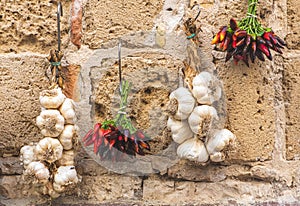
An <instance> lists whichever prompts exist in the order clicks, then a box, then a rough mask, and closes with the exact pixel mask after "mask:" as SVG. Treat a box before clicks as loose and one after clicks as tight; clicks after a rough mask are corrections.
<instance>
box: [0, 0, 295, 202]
mask: <svg viewBox="0 0 300 206" xmlns="http://www.w3.org/2000/svg"><path fill="white" fill-rule="evenodd" d="M77 2H78V1H77ZM80 2H81V3H82V5H83V22H82V25H83V31H82V35H83V37H82V45H81V48H80V49H79V50H77V49H76V48H75V47H74V46H72V45H70V44H68V41H69V39H68V35H67V30H68V28H69V26H70V25H69V23H70V22H69V19H68V18H69V17H68V16H69V12H70V11H69V10H68V8H69V5H70V3H71V2H70V1H64V2H63V4H64V8H65V9H64V18H63V19H62V30H63V33H62V36H63V40H62V42H63V45H64V47H65V48H64V53H65V61H66V62H67V63H68V64H70V65H72V66H71V67H69V68H73V67H74V68H76V69H77V71H75V70H74V71H69V72H70V73H71V74H72V77H71V78H70V79H68V81H69V80H70V81H71V83H70V85H72V86H69V87H68V91H69V92H70V95H71V93H72V95H73V97H74V99H75V100H76V102H77V111H78V117H79V121H78V125H79V126H80V129H81V131H80V134H81V135H82V134H84V133H85V132H87V131H88V130H89V129H90V128H91V127H92V125H93V123H94V122H95V120H103V119H104V118H108V117H110V116H111V114H113V113H114V111H115V110H114V109H113V108H117V106H118V105H117V104H116V103H115V102H116V101H115V100H116V99H114V98H112V99H111V97H113V94H114V93H116V92H117V91H116V88H117V83H116V82H117V76H116V74H117V73H116V71H117V64H116V62H117V46H116V45H117V43H118V39H119V38H120V39H121V40H122V43H123V48H122V65H123V69H124V76H125V78H126V79H128V80H131V81H133V82H134V90H133V91H134V92H133V94H132V97H131V99H130V102H131V104H130V109H128V114H129V115H130V116H131V117H132V119H133V121H134V122H135V123H136V124H137V125H138V126H139V127H141V128H143V129H147V128H148V129H149V128H150V130H151V125H152V124H151V119H152V120H159V122H160V123H161V124H159V127H161V128H164V125H165V122H164V120H165V118H166V116H165V113H164V109H165V104H166V97H167V95H168V93H169V90H170V89H173V88H175V87H176V86H177V85H178V80H177V77H178V69H180V68H183V67H184V66H183V64H182V62H183V60H185V59H187V61H188V62H189V63H191V64H192V65H193V66H195V67H196V68H198V69H199V70H201V71H202V70H209V71H211V72H214V74H216V75H218V76H219V78H220V79H221V80H222V81H223V84H224V92H225V93H226V105H227V121H226V127H227V128H229V129H230V130H232V131H233V133H234V134H235V135H236V136H237V141H236V143H235V144H234V145H233V146H232V147H231V148H230V149H229V150H228V152H227V160H226V161H225V162H224V163H219V164H218V163H214V164H209V165H208V166H201V165H197V164H195V163H192V162H189V161H184V160H181V161H179V162H177V163H176V164H173V165H172V166H171V167H170V168H169V169H165V168H161V165H160V162H158V161H157V162H153V165H152V166H151V168H149V169H150V171H151V170H153V169H155V170H156V171H160V172H159V173H158V174H152V175H147V176H143V177H130V176H124V175H118V174H114V173H112V172H110V171H108V170H107V169H106V168H104V167H102V166H100V165H99V164H98V163H96V162H95V161H94V160H93V159H91V157H90V156H89V155H88V154H87V153H86V152H85V151H84V150H83V149H82V148H81V149H79V150H78V153H77V157H76V162H77V170H78V173H79V174H80V175H81V176H82V182H81V183H80V184H79V185H78V188H76V190H74V191H73V192H72V193H70V194H68V195H66V196H62V197H60V198H58V199H57V200H52V201H51V200H49V199H47V197H40V196H36V194H35V193H34V192H33V190H31V189H30V188H27V187H26V182H24V181H22V177H21V174H22V169H23V168H22V166H21V165H20V161H19V159H18V151H19V149H20V147H21V146H22V145H24V144H28V143H29V142H31V141H38V140H39V138H41V135H40V134H39V131H38V129H37V127H36V126H35V117H36V116H37V115H38V114H39V111H40V108H39V104H38V101H37V99H38V95H39V92H40V91H41V90H42V89H44V88H46V87H47V86H48V85H47V82H48V80H47V79H46V77H45V70H46V68H47V65H46V63H47V62H46V60H45V58H44V56H42V55H41V54H40V53H43V54H47V53H48V50H49V49H50V48H55V47H56V36H55V32H56V26H55V25H56V22H55V20H56V15H55V11H56V10H55V5H54V4H53V3H50V2H49V1H40V4H37V1H1V9H2V10H3V12H2V13H3V15H2V17H1V18H0V21H1V22H4V23H3V24H1V27H2V30H1V32H0V36H1V38H0V39H1V40H0V41H2V42H1V45H2V46H1V49H0V52H1V53H2V54H1V55H0V60H1V61H0V62H1V63H0V86H1V87H0V88H1V89H0V95H1V100H2V103H1V104H0V106H1V108H2V109H1V111H0V116H1V118H0V119H1V120H0V125H1V127H0V133H1V137H0V149H1V150H0V205H32V204H37V203H43V204H42V205H44V204H49V202H50V203H52V204H53V205H169V204H177V205H182V204H193V205H216V204H219V205H283V204H285V205H297V204H298V203H299V202H300V196H299V194H300V189H299V188H300V178H299V177H300V162H299V154H300V143H299V129H300V127H299V122H300V119H299V117H298V115H297V114H298V110H299V104H300V97H299V94H298V92H297V91H298V90H299V81H300V78H299V72H298V71H297V70H298V69H299V66H300V65H299V58H300V53H299V44H298V42H299V41H297V38H298V37H299V35H298V33H297V32H298V30H299V29H298V24H297V23H298V20H297V18H298V16H299V15H298V10H297V8H298V2H297V1H295V0H280V1H275V0H268V1H260V8H259V11H258V16H259V18H260V19H261V22H262V23H263V25H265V26H267V25H268V26H271V27H273V29H274V31H275V32H276V33H278V34H279V35H280V36H281V37H282V38H284V39H286V40H287V43H288V48H289V49H293V50H289V49H285V53H284V55H275V56H274V61H273V62H270V61H266V62H265V63H261V62H259V63H257V65H251V67H250V68H247V67H246V66H245V65H244V64H243V63H239V64H238V65H237V66H236V65H234V64H233V63H232V62H228V63H224V57H225V55H224V53H222V52H218V51H216V50H215V49H214V46H211V45H210V44H209V42H210V41H211V38H212V37H213V34H215V33H216V32H217V31H218V29H219V27H220V26H222V25H225V24H227V23H228V21H229V18H230V17H234V18H236V19H241V18H242V17H243V16H244V15H245V9H246V4H245V2H246V1H223V0H222V1H212V0H196V1H193V0H191V1H184V0H181V1H177V0H166V1H164V2H163V1H146V2H144V1H143V2H140V1H126V2H122V1H114V2H112V1H93V0H88V1H80ZM194 2H198V3H200V4H201V14H200V17H199V19H198V21H197V24H198V25H200V26H201V28H202V31H201V32H200V33H199V37H200V42H201V44H200V47H199V48H196V47H195V46H194V45H193V44H192V43H191V42H188V40H186V38H185V36H184V33H183V32H182V31H181V28H182V27H181V25H182V21H183V18H185V17H184V13H185V11H186V9H187V8H186V7H187V6H189V5H191V4H193V3H194ZM2 5H5V7H2ZM40 10H41V13H36V12H37V11H38V12H40ZM49 10H51V11H54V12H52V13H51V12H49ZM121 11H122V12H121ZM20 14H22V16H20ZM4 17H5V18H4ZM28 17H29V19H28V20H26V21H25V19H27V18H28ZM12 23H14V24H12ZM27 24H28V25H30V24H32V25H31V26H30V27H29V26H27V27H24V26H23V25H27ZM14 25H21V26H19V27H17V26H14ZM40 27H46V28H47V29H42V28H40ZM29 28H30V29H29ZM38 28H40V30H38ZM2 31H3V32H2ZM76 32H80V31H79V30H78V31H76ZM73 35H78V36H80V35H81V33H80V34H76V33H75V34H73ZM285 37H286V38H285ZM30 38H32V39H30ZM24 42H25V43H24ZM99 47H101V49H96V50H94V49H95V48H99ZM11 51H15V52H23V51H34V52H37V53H39V54H31V53H30V54H28V53H22V54H18V55H12V54H6V53H7V52H11ZM79 68H80V69H79ZM78 70H80V71H79V74H78V77H76V74H77V72H78ZM148 80H151V81H150V82H149V81H148ZM166 83H167V84H166ZM73 87H75V88H73ZM72 95H71V96H72ZM107 109H109V111H108V110H107ZM12 125H13V127H12ZM168 136H169V134H168V132H166V131H165V130H164V132H161V134H158V135H157V141H156V142H155V144H153V145H152V146H153V148H155V149H154V151H159V150H161V149H163V148H164V147H165V145H168V144H169V140H168ZM178 197H179V198H178Z"/></svg>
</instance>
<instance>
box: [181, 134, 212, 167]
mask: <svg viewBox="0 0 300 206" xmlns="http://www.w3.org/2000/svg"><path fill="white" fill-rule="evenodd" d="M177 155H178V156H179V157H180V158H184V159H188V160H191V161H196V162H200V163H204V162H207V161H208V159H209V156H208V153H207V150H206V148H205V145H204V143H203V142H202V141H201V140H199V139H198V138H196V137H194V138H192V139H188V140H186V141H185V142H183V143H182V144H181V145H179V147H178V148H177Z"/></svg>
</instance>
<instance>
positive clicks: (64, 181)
mask: <svg viewBox="0 0 300 206" xmlns="http://www.w3.org/2000/svg"><path fill="white" fill-rule="evenodd" d="M78 181H79V179H78V176H77V172H76V169H75V166H60V167H59V168H58V169H57V171H56V173H55V174H54V182H53V188H54V190H55V191H57V192H62V191H64V190H65V189H66V187H67V186H68V185H72V184H76V183H78Z"/></svg>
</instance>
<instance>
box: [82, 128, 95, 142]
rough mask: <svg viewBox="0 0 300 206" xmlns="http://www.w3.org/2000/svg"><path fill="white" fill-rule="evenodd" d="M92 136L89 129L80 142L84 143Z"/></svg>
mask: <svg viewBox="0 0 300 206" xmlns="http://www.w3.org/2000/svg"><path fill="white" fill-rule="evenodd" d="M92 135H93V130H92V129H91V130H90V131H88V133H87V134H86V135H85V136H84V137H83V138H82V141H83V142H85V141H86V140H87V139H89V138H91V136H92Z"/></svg>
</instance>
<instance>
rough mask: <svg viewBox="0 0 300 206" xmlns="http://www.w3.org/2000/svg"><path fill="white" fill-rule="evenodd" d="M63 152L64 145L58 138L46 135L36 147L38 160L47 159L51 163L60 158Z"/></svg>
mask: <svg viewBox="0 0 300 206" xmlns="http://www.w3.org/2000/svg"><path fill="white" fill-rule="evenodd" d="M62 152H63V146H62V145H61V144H60V142H59V141H58V139H54V138H51V137H45V138H44V139H41V140H40V141H39V143H38V144H37V145H36V147H35V155H36V157H37V159H38V160H45V161H47V162H49V163H52V162H55V161H56V160H58V159H60V158H61V156H62Z"/></svg>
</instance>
